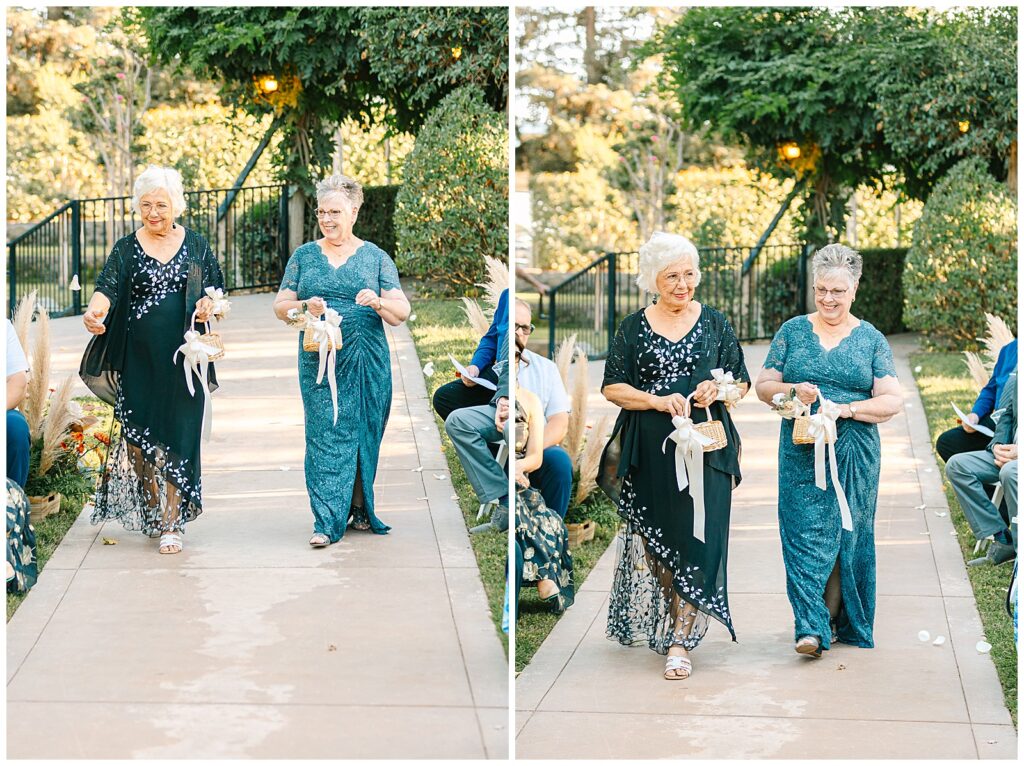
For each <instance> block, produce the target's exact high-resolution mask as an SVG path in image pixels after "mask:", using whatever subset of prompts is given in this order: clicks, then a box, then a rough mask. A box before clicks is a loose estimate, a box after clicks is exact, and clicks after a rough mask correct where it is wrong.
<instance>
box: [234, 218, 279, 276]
mask: <svg viewBox="0 0 1024 766" xmlns="http://www.w3.org/2000/svg"><path fill="white" fill-rule="evenodd" d="M279 223H280V212H279V206H278V203H277V202H276V201H266V202H257V203H256V204H254V205H252V206H251V207H249V208H248V209H247V210H246V211H245V213H244V214H243V215H241V216H240V217H239V218H238V220H237V222H236V223H235V241H236V242H238V244H239V254H240V256H241V264H240V265H241V269H242V281H241V283H242V284H243V285H274V286H275V287H276V286H277V285H279V284H280V283H281V276H282V274H284V266H283V264H282V263H281V236H280V228H279Z"/></svg>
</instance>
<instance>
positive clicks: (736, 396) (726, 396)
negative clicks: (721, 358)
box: [711, 367, 743, 407]
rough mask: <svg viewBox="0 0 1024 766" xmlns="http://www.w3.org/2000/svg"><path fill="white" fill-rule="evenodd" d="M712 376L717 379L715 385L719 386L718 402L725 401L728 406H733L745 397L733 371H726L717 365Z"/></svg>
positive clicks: (716, 398)
mask: <svg viewBox="0 0 1024 766" xmlns="http://www.w3.org/2000/svg"><path fill="white" fill-rule="evenodd" d="M711 377H712V378H714V379H715V385H716V386H717V387H718V395H717V396H716V397H715V401H716V402H725V406H726V407H731V406H732V405H733V404H735V403H736V402H738V401H739V400H740V399H742V398H743V393H742V392H741V391H740V387H739V385H737V383H736V379H735V378H734V377H733V375H732V373H731V372H726V371H725V370H724V369H722V368H721V367H716V368H715V369H713V370H712V371H711Z"/></svg>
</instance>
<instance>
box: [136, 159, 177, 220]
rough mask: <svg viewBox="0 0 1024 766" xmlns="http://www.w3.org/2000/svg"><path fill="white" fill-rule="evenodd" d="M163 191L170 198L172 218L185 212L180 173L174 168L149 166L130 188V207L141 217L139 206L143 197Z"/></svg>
mask: <svg viewBox="0 0 1024 766" xmlns="http://www.w3.org/2000/svg"><path fill="white" fill-rule="evenodd" d="M160 189H163V190H164V191H165V192H167V194H168V196H170V198H171V212H172V213H173V214H174V217H175V218H177V217H178V216H179V215H181V214H182V213H184V212H185V187H183V186H182V185H181V173H179V172H178V171H177V170H175V169H174V168H165V167H161V166H159V165H150V166H149V167H148V168H146V169H145V170H143V171H142V173H141V174H140V175H139V177H138V178H136V179H135V186H134V187H132V207H133V208H135V212H136V213H138V214H139V215H142V210H141V209H140V208H139V204H140V203H141V201H142V198H143V196H145V195H146V194H150V193H152V192H155V191H158V190H160Z"/></svg>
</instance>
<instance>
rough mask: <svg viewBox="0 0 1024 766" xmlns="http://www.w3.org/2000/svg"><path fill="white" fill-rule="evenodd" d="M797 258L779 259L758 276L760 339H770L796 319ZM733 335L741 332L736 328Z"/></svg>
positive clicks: (798, 281) (798, 287) (798, 280)
mask: <svg viewBox="0 0 1024 766" xmlns="http://www.w3.org/2000/svg"><path fill="white" fill-rule="evenodd" d="M800 258H801V256H800V255H791V256H786V257H783V258H780V259H779V260H777V261H775V263H773V264H771V265H770V266H768V267H767V268H766V269H765V270H764V271H763V272H762V273H761V284H760V286H759V287H760V290H759V293H760V296H761V332H760V333H758V334H759V335H761V336H772V335H774V334H775V332H776V331H777V330H778V329H779V328H780V327H782V323H783V322H785V321H786V320H787V319H791V318H793V317H794V316H796V313H797V312H796V311H795V310H794V307H795V306H796V305H797V303H798V300H799V297H800V296H799V295H798V292H799V290H800V277H799V270H800ZM737 332H743V331H742V330H741V329H739V328H737Z"/></svg>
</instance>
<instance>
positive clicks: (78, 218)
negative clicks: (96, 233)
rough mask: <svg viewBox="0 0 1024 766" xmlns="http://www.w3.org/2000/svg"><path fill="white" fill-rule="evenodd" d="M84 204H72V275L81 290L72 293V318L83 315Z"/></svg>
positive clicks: (73, 202) (74, 202)
mask: <svg viewBox="0 0 1024 766" xmlns="http://www.w3.org/2000/svg"><path fill="white" fill-rule="evenodd" d="M81 270H82V202H81V200H77V199H76V200H72V202H71V273H72V274H73V275H74V276H75V277H76V278H77V279H78V283H79V289H78V290H72V291H71V311H72V316H77V315H78V314H81V313H82V290H81V283H82V276H81V274H80V272H81Z"/></svg>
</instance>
